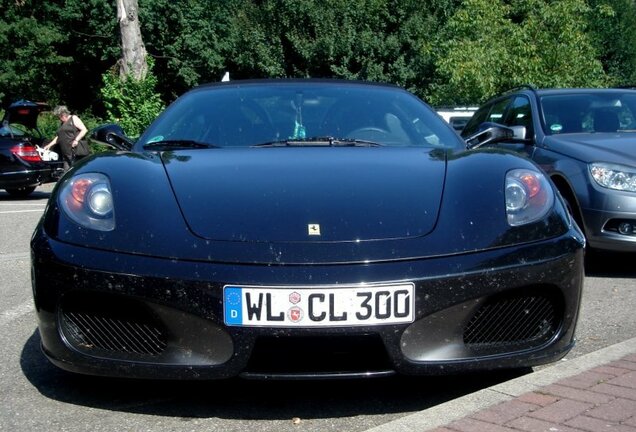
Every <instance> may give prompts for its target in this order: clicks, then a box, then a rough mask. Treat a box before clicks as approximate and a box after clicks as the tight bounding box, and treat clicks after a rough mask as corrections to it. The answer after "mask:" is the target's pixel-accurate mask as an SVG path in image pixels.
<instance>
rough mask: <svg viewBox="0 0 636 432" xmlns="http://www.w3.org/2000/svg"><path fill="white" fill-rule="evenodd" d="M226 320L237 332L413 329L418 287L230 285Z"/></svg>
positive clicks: (226, 294)
mask: <svg viewBox="0 0 636 432" xmlns="http://www.w3.org/2000/svg"><path fill="white" fill-rule="evenodd" d="M223 316H224V323H225V325H228V326H234V327H310V328H314V327H316V328H329V327H350V326H353V327H358V326H377V325H395V324H408V323H411V322H413V321H414V319H415V318H414V316H415V285H414V284H413V283H411V282H405V283H391V284H379V285H371V284H363V285H345V286H343V285H334V286H258V285H225V286H224V287H223Z"/></svg>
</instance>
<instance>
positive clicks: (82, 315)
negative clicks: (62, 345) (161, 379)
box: [61, 295, 167, 358]
mask: <svg viewBox="0 0 636 432" xmlns="http://www.w3.org/2000/svg"><path fill="white" fill-rule="evenodd" d="M61 328H62V332H63V333H64V336H65V337H66V339H67V341H68V342H69V343H70V344H71V345H72V346H73V347H75V348H76V349H77V350H78V351H81V352H84V353H87V354H92V355H96V356H100V355H107V356H108V357H120V358H127V357H129V356H131V355H132V356H150V357H154V356H158V355H160V354H162V353H163V351H164V350H165V349H166V346H167V342H166V341H167V337H166V334H165V331H164V330H163V328H162V326H161V325H160V324H159V322H158V320H157V319H155V317H154V316H153V315H152V313H151V312H150V311H149V310H148V309H147V308H145V307H143V305H141V304H133V302H129V301H126V302H122V301H121V300H120V301H114V300H113V299H111V298H108V296H95V297H93V298H89V297H88V296H85V295H74V296H73V297H72V298H67V299H65V302H64V305H63V307H62V314H61Z"/></svg>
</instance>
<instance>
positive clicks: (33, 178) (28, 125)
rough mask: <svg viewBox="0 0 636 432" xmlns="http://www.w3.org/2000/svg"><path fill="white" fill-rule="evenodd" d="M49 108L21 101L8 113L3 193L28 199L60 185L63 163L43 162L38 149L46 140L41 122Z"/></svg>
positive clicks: (0, 170) (1, 148) (1, 146)
mask: <svg viewBox="0 0 636 432" xmlns="http://www.w3.org/2000/svg"><path fill="white" fill-rule="evenodd" d="M47 109H48V106H47V105H46V104H42V103H35V102H30V101H27V100H20V101H17V102H14V103H12V104H11V105H10V106H9V107H8V108H7V109H6V110H5V113H4V117H3V118H2V125H1V126H0V189H4V190H6V191H7V193H9V194H10V195H13V196H16V197H25V196H28V195H29V194H31V192H33V191H34V190H35V188H36V187H37V186H39V185H41V184H43V183H49V182H53V181H56V180H57V179H58V178H59V177H60V176H61V174H62V173H63V171H64V170H63V162H61V161H44V160H42V158H41V156H40V154H39V153H38V149H37V147H36V146H42V145H43V143H44V141H45V137H44V136H43V135H42V133H41V132H40V130H39V129H38V125H37V120H38V116H39V115H40V113H41V112H42V111H45V110H47Z"/></svg>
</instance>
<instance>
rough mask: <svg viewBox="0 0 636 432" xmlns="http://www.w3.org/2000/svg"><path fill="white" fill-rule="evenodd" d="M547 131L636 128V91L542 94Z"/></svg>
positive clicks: (602, 130) (628, 130)
mask: <svg viewBox="0 0 636 432" xmlns="http://www.w3.org/2000/svg"><path fill="white" fill-rule="evenodd" d="M541 105H542V107H543V120H544V130H545V133H546V135H559V134H568V133H591V132H611V133H615V132H636V93H634V92H624V93H621V92H614V91H611V92H603V91H597V92H594V91H590V92H589V93H571V94H558V95H547V96H542V97H541Z"/></svg>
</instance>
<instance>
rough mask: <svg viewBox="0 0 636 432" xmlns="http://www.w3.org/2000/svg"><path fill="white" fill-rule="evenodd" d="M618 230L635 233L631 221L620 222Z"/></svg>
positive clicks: (625, 233)
mask: <svg viewBox="0 0 636 432" xmlns="http://www.w3.org/2000/svg"><path fill="white" fill-rule="evenodd" d="M618 232H619V233H621V234H623V235H630V234H634V225H632V224H631V223H629V222H621V223H619V224H618Z"/></svg>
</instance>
